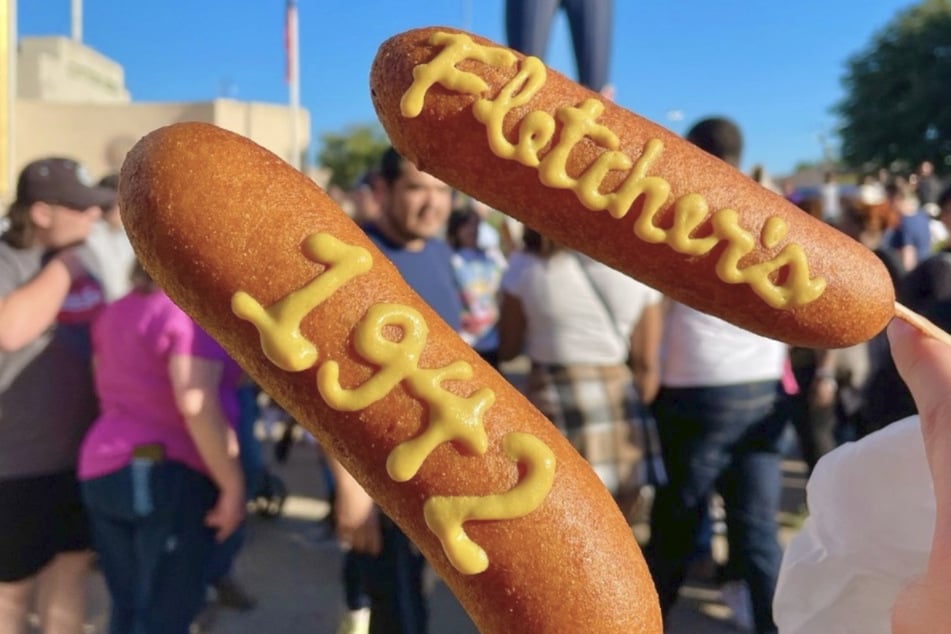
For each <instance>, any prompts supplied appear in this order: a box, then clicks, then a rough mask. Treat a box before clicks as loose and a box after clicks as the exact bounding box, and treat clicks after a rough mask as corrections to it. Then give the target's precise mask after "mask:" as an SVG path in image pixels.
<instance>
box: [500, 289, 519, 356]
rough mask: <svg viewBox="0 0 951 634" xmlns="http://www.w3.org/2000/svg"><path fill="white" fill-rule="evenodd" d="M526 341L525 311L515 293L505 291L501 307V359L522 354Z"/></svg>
mask: <svg viewBox="0 0 951 634" xmlns="http://www.w3.org/2000/svg"><path fill="white" fill-rule="evenodd" d="M524 343H525V311H524V310H523V309H522V302H521V300H519V299H518V298H517V297H515V296H514V295H511V294H509V293H506V292H503V293H502V306H501V307H500V308H499V361H511V360H512V359H514V358H515V357H517V356H518V355H520V354H522V347H523V345H524Z"/></svg>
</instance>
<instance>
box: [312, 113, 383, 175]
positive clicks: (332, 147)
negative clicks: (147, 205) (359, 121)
mask: <svg viewBox="0 0 951 634" xmlns="http://www.w3.org/2000/svg"><path fill="white" fill-rule="evenodd" d="M320 140H321V143H322V144H323V147H322V148H321V150H320V152H318V154H317V162H318V164H319V165H320V166H321V167H327V168H329V169H330V170H331V174H332V175H331V177H330V184H331V185H337V186H338V187H342V188H343V189H350V187H351V186H352V185H353V183H354V181H355V180H356V179H357V178H359V177H360V175H361V174H363V173H364V172H366V171H367V170H369V169H371V168H375V167H376V166H377V165H379V163H380V157H381V156H383V152H384V151H386V148H387V147H389V141H388V140H387V137H386V134H384V132H383V129H382V128H381V127H380V126H379V125H378V124H365V125H355V126H351V127H349V128H347V129H346V130H345V131H344V132H343V134H333V133H328V134H323V135H321V137H320Z"/></svg>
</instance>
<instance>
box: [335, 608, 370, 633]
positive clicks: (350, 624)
mask: <svg viewBox="0 0 951 634" xmlns="http://www.w3.org/2000/svg"><path fill="white" fill-rule="evenodd" d="M369 633H370V608H360V609H359V610H350V611H349V612H347V613H346V614H345V615H344V617H343V619H341V621H340V627H338V628H337V634H369Z"/></svg>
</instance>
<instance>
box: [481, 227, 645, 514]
mask: <svg viewBox="0 0 951 634" xmlns="http://www.w3.org/2000/svg"><path fill="white" fill-rule="evenodd" d="M525 238H526V245H528V247H529V256H528V258H527V260H526V263H525V265H524V266H523V267H521V268H520V269H519V270H518V271H516V272H515V275H514V277H511V278H507V279H506V282H505V286H504V289H505V290H504V292H503V296H502V309H501V316H500V319H499V359H500V360H501V361H508V360H510V359H513V358H514V357H516V356H517V355H520V354H522V353H523V351H524V353H525V354H526V355H527V356H528V358H529V359H530V360H531V364H532V365H531V370H530V372H529V375H528V380H527V387H526V389H525V392H526V396H527V397H528V399H529V401H531V402H532V404H534V405H535V406H536V407H537V408H538V409H539V410H540V411H541V412H542V413H543V414H545V415H546V416H547V417H548V418H549V419H550V420H551V421H552V424H554V425H555V426H556V427H557V428H558V430H559V431H561V432H562V433H563V434H564V435H565V437H566V438H567V439H568V440H569V442H571V444H572V446H574V447H575V449H577V450H578V452H579V453H580V454H581V455H582V456H584V457H585V459H586V460H588V462H589V463H590V464H591V466H592V468H593V469H594V471H595V473H597V474H598V476H599V477H600V478H601V481H602V482H603V483H604V485H605V486H606V487H607V489H608V490H609V491H611V493H612V494H614V496H615V498H616V499H617V500H618V501H619V504H621V505H622V510H623V511H625V512H628V511H630V509H629V508H624V507H625V506H626V505H627V504H628V503H630V502H632V501H634V500H636V495H637V493H638V491H639V490H640V488H641V486H642V485H644V484H646V482H645V481H644V477H643V476H642V475H641V469H640V468H639V467H640V466H641V465H640V460H641V458H642V450H643V447H642V444H641V443H640V442H639V437H638V433H639V431H640V429H641V426H640V421H639V416H640V412H641V409H642V406H644V405H646V404H648V403H650V402H651V401H652V400H653V398H654V395H655V394H656V392H657V384H658V371H659V367H658V357H659V345H660V322H661V305H660V301H661V295H660V293H658V292H657V291H655V290H654V289H652V288H650V287H648V286H645V285H644V284H641V283H640V282H637V281H635V280H633V279H631V278H629V277H627V276H625V275H623V274H621V273H619V272H617V271H615V270H614V269H611V268H610V267H608V266H606V265H604V264H601V263H600V262H597V261H595V260H593V259H591V258H589V257H587V256H584V255H581V254H579V253H577V252H575V251H572V250H570V249H567V248H564V247H562V246H560V245H558V244H556V243H554V242H553V241H551V240H550V239H548V238H546V237H543V236H540V235H539V234H537V233H536V232H534V231H533V230H531V229H526V231H525ZM629 360H630V365H628V361H629ZM632 373H633V375H632Z"/></svg>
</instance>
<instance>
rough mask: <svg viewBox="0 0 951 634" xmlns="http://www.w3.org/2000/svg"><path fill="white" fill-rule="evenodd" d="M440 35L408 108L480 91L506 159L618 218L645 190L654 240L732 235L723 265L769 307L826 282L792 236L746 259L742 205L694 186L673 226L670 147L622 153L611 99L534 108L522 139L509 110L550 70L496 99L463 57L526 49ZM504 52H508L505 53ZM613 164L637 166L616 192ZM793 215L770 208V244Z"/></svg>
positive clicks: (801, 297) (644, 217) (699, 252)
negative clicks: (716, 201) (572, 161)
mask: <svg viewBox="0 0 951 634" xmlns="http://www.w3.org/2000/svg"><path fill="white" fill-rule="evenodd" d="M430 43H431V44H433V45H436V46H441V47H442V48H441V50H440V51H439V53H437V55H436V56H435V57H434V58H433V59H432V60H431V61H429V62H427V63H425V64H420V65H418V66H416V67H415V68H414V69H413V83H412V85H410V87H409V89H408V90H407V91H406V93H404V95H403V98H402V100H401V102H400V107H401V112H402V114H403V116H405V117H409V118H412V117H416V116H419V114H420V113H421V112H422V109H423V104H424V101H425V96H426V92H427V91H428V90H429V88H431V87H432V86H434V85H435V84H440V85H441V86H443V87H445V88H447V89H448V90H453V91H456V92H460V93H464V94H470V95H473V96H476V97H479V98H478V99H477V100H476V101H475V102H474V103H473V105H472V112H473V116H474V117H475V118H476V120H478V121H479V122H480V123H482V124H483V125H484V126H485V128H486V134H487V140H488V145H489V148H490V149H491V150H492V152H493V153H494V154H495V155H496V156H499V157H500V158H503V159H507V160H514V161H517V162H518V163H521V164H522V165H525V166H527V167H534V168H537V170H538V175H539V180H540V181H541V183H542V184H544V185H546V186H548V187H552V188H556V189H566V190H570V191H572V192H573V193H574V194H575V196H576V197H577V198H578V200H579V202H581V204H582V205H583V206H584V207H585V208H587V209H590V210H592V211H607V212H608V213H610V214H611V216H612V217H613V218H616V219H621V218H623V217H625V216H626V215H627V214H628V213H629V211H630V210H631V208H632V206H633V205H634V203H635V201H637V200H638V199H642V208H641V213H640V215H639V216H638V217H637V219H636V220H635V222H634V234H635V235H636V236H637V237H638V238H640V239H641V240H644V241H645V242H649V243H652V244H666V245H667V246H669V247H670V248H671V249H673V250H674V251H676V252H678V253H681V254H683V255H687V256H691V257H699V256H703V255H706V254H708V253H710V252H711V251H712V250H713V249H714V248H715V247H716V246H717V245H718V244H720V243H726V248H725V249H723V251H722V252H721V255H720V256H719V259H718V260H717V263H716V267H715V271H716V274H717V276H718V277H719V278H720V279H721V280H723V281H724V282H727V283H729V284H747V285H749V286H750V288H751V289H752V290H753V291H754V292H755V293H756V294H757V295H758V296H759V297H760V298H761V299H762V300H763V301H764V302H765V303H766V304H768V305H769V306H771V307H773V308H778V309H784V308H793V307H797V306H802V305H805V304H808V303H809V302H812V301H814V300H815V299H817V298H818V297H819V296H820V295H822V293H823V292H824V291H825V287H826V281H825V279H823V278H822V277H810V274H809V265H808V262H807V261H806V255H805V252H804V251H803V249H802V247H801V246H800V245H798V244H795V243H792V242H790V243H788V244H786V245H785V246H784V247H783V248H782V249H781V250H780V251H779V253H778V254H776V255H775V256H774V257H773V258H772V259H770V260H766V261H763V262H759V263H757V264H751V265H747V266H744V267H741V266H740V261H741V260H742V259H743V258H744V257H745V256H747V255H748V254H750V253H751V252H752V251H753V250H754V249H755V248H756V243H757V238H756V236H754V235H753V234H752V233H751V232H750V231H749V230H747V229H744V228H743V227H742V226H741V225H740V221H739V214H738V213H737V212H736V211H735V210H733V209H720V210H717V211H716V212H714V213H713V214H712V215H711V213H710V209H709V206H708V204H707V201H706V199H704V197H703V196H701V195H700V194H696V193H689V194H686V195H684V196H681V197H680V198H678V199H677V200H676V201H674V213H673V224H672V226H671V227H670V228H669V229H664V228H661V227H659V226H657V224H656V216H657V214H658V213H659V212H660V211H661V210H662V209H663V208H664V207H665V205H666V204H667V201H668V200H669V198H670V191H671V188H670V183H668V182H667V181H666V180H665V179H663V178H661V177H659V176H651V175H649V174H648V172H649V171H650V168H651V167H652V165H653V164H654V163H655V162H656V160H657V159H658V157H659V156H660V154H661V152H662V151H663V143H662V142H661V141H660V140H659V139H650V140H649V141H648V142H647V143H646V144H645V146H644V149H643V151H642V153H641V156H640V157H638V158H637V160H632V158H631V157H629V156H628V155H626V154H625V153H624V152H621V151H620V150H619V149H618V148H619V147H620V141H619V139H618V138H617V135H616V134H615V133H614V132H613V131H612V130H610V129H609V128H608V127H607V126H605V125H603V124H601V123H599V122H598V117H600V115H601V114H602V112H603V111H604V104H603V103H601V102H600V101H599V100H597V99H590V98H589V99H585V100H584V101H582V102H581V103H580V104H577V105H572V106H565V107H561V108H558V109H557V110H556V111H555V116H554V117H553V116H552V115H551V114H549V113H548V112H545V111H542V110H533V111H531V112H529V113H528V114H526V115H525V116H524V117H523V118H522V119H521V120H520V121H519V122H518V126H517V130H516V136H517V140H516V141H515V142H514V143H513V142H512V141H510V140H509V139H508V138H507V137H506V135H505V133H504V126H503V124H504V122H505V119H506V117H507V116H508V115H509V113H511V112H512V111H513V110H514V109H516V108H521V107H522V106H525V105H526V104H528V103H529V101H531V99H532V98H533V97H534V96H535V95H536V94H537V93H538V92H539V90H541V88H542V86H544V84H545V80H546V76H547V70H546V69H545V65H544V64H543V63H542V62H541V60H539V59H538V58H535V57H526V58H525V59H524V60H523V61H522V63H521V65H520V66H519V68H518V69H517V72H516V74H515V75H514V76H513V77H512V78H511V79H510V80H509V81H508V82H507V83H506V84H505V85H504V86H502V88H501V89H500V90H499V92H498V94H497V95H496V96H495V98H494V99H490V98H488V97H485V96H483V93H485V92H486V91H487V90H488V85H487V84H486V82H485V80H483V79H482V78H481V77H479V76H478V75H476V74H475V73H472V72H468V71H463V70H461V69H459V68H458V67H457V65H458V64H459V63H460V62H462V61H463V60H475V61H479V62H482V63H484V64H487V65H489V66H494V67H498V68H508V67H511V66H514V65H515V64H516V62H517V58H516V57H515V56H514V55H513V54H512V53H511V52H510V51H508V50H507V49H503V48H499V47H495V46H482V45H479V44H476V43H475V42H473V41H472V39H471V38H470V37H469V36H468V35H465V34H462V33H443V32H437V33H434V34H433V35H432V36H431V38H430ZM502 53H508V55H504V54H502ZM559 124H560V126H561V127H560V133H559V135H558V139H557V141H556V142H555V143H554V145H553V146H552V147H551V148H550V149H549V150H548V151H547V152H546V153H545V154H544V156H541V155H540V153H541V150H542V149H543V148H544V147H546V146H548V145H549V144H550V143H551V141H552V139H554V138H555V132H556V130H558V129H559V128H558V126H559ZM584 139H589V140H590V141H593V142H594V143H595V144H596V145H597V146H599V147H600V148H602V149H603V150H604V151H603V152H601V153H600V154H599V155H598V156H597V158H595V159H594V161H593V162H592V163H591V164H590V165H588V166H587V167H586V168H585V169H584V171H583V172H582V173H581V174H580V175H579V176H577V177H573V176H572V175H570V174H569V173H568V157H569V155H570V154H571V151H572V149H573V148H574V147H575V146H576V145H577V144H578V143H580V142H581V141H582V140H584ZM612 171H621V172H627V175H626V176H625V178H624V180H623V181H622V182H621V184H620V185H619V186H618V187H617V188H616V189H615V190H614V191H612V192H607V193H605V192H602V191H601V185H602V183H603V182H604V179H605V177H606V176H607V175H608V174H609V173H610V172H612ZM708 218H709V220H710V224H711V226H712V228H713V230H712V232H711V233H710V234H709V235H706V236H703V237H694V234H695V233H696V232H697V231H698V230H699V228H700V226H701V225H703V224H704V223H705V222H706V221H707V219H708ZM786 232H787V227H786V225H785V222H783V220H782V219H781V218H778V217H770V218H769V219H768V220H767V221H766V223H765V224H764V226H763V228H762V230H761V232H760V236H759V241H760V243H761V244H762V245H763V246H764V247H766V248H768V249H773V248H776V247H778V246H779V243H780V242H781V241H782V239H783V238H784V237H785V236H786Z"/></svg>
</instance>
